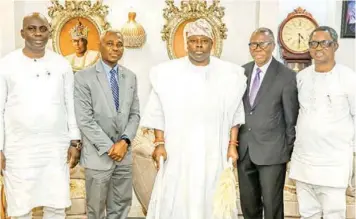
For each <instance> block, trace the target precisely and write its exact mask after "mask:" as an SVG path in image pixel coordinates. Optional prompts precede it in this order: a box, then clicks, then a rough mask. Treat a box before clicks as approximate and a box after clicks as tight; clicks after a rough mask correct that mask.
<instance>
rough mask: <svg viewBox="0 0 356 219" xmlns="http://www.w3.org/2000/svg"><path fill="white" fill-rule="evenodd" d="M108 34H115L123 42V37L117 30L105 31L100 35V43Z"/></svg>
mask: <svg viewBox="0 0 356 219" xmlns="http://www.w3.org/2000/svg"><path fill="white" fill-rule="evenodd" d="M108 33H115V34H117V35H118V36H120V37H121V39H122V40H124V36H123V35H122V33H121V32H120V30H117V29H108V30H105V31H104V32H103V33H102V34H101V35H100V42H101V41H102V40H103V38H104V37H105V36H106V34H108Z"/></svg>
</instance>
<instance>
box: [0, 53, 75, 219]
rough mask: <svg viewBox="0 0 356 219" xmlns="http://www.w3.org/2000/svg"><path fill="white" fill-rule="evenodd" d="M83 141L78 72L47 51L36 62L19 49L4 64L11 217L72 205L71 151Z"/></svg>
mask: <svg viewBox="0 0 356 219" xmlns="http://www.w3.org/2000/svg"><path fill="white" fill-rule="evenodd" d="M72 139H80V132H79V129H78V128H77V124H76V120H75V114H74V104H73V72H72V70H71V67H70V64H69V63H68V62H67V61H66V60H65V59H64V58H63V57H61V56H60V55H58V54H56V53H54V52H52V51H49V50H47V51H46V52H45V56H44V57H43V58H40V59H37V60H34V59H30V58H28V57H26V56H25V55H23V53H22V50H21V49H19V50H16V51H14V52H12V53H10V54H9V55H7V56H5V57H4V58H3V59H2V60H1V61H0V150H3V151H4V154H5V157H6V169H5V171H4V180H5V182H4V184H5V192H6V193H5V194H6V199H7V203H8V208H7V213H8V215H9V216H20V215H24V214H27V213H28V212H30V211H31V210H32V208H34V207H37V206H48V207H53V208H65V207H68V206H70V204H71V203H70V195H69V166H68V164H67V163H66V162H67V150H68V147H69V144H70V140H72Z"/></svg>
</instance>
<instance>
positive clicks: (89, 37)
mask: <svg viewBox="0 0 356 219" xmlns="http://www.w3.org/2000/svg"><path fill="white" fill-rule="evenodd" d="M52 4H53V6H52V7H50V8H49V15H50V16H51V18H52V22H51V26H52V46H53V50H54V51H56V52H57V53H59V54H61V55H62V56H64V57H65V58H66V59H67V60H68V61H69V63H70V64H71V66H72V68H73V71H75V72H76V71H79V70H82V69H85V68H88V67H90V66H92V65H94V64H96V62H97V61H98V60H99V58H100V53H99V43H100V36H101V34H102V33H103V32H104V31H105V30H107V29H108V28H109V26H110V25H109V24H108V23H107V22H106V21H105V16H106V14H107V8H106V6H103V5H101V2H100V1H97V2H96V3H94V4H93V5H92V3H91V1H66V2H65V5H64V6H63V5H60V4H59V3H58V0H52Z"/></svg>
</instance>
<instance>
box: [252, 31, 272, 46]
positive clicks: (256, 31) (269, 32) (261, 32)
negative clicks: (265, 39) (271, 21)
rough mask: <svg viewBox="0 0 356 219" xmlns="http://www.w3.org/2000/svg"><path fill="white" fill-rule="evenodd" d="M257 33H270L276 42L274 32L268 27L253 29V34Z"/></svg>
mask: <svg viewBox="0 0 356 219" xmlns="http://www.w3.org/2000/svg"><path fill="white" fill-rule="evenodd" d="M257 33H262V34H265V35H269V36H270V37H271V39H272V40H273V43H274V42H275V39H274V34H273V32H272V30H271V29H269V28H267V27H260V28H258V29H256V30H255V31H253V33H252V34H257Z"/></svg>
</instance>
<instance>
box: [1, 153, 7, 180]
mask: <svg viewBox="0 0 356 219" xmlns="http://www.w3.org/2000/svg"><path fill="white" fill-rule="evenodd" d="M0 165H1V166H0V175H1V176H2V171H3V170H5V165H6V162H5V155H4V152H3V151H0Z"/></svg>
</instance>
